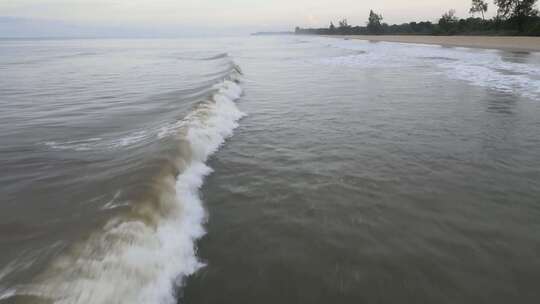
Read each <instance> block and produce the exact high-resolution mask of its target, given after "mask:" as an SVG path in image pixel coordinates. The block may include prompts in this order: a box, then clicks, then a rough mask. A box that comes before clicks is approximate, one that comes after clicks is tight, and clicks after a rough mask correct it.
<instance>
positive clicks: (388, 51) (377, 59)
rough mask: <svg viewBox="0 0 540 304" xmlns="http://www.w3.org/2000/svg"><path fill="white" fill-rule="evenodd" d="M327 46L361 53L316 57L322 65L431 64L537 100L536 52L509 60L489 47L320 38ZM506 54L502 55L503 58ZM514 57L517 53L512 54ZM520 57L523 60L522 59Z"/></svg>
mask: <svg viewBox="0 0 540 304" xmlns="http://www.w3.org/2000/svg"><path fill="white" fill-rule="evenodd" d="M329 40H330V46H332V47H336V48H341V49H347V50H351V51H363V52H365V53H362V54H357V53H356V54H348V55H344V56H338V57H326V58H321V59H319V61H318V62H319V63H322V64H326V65H336V66H348V67H353V68H400V67H419V66H426V65H432V66H433V67H434V68H435V69H434V70H433V72H435V71H440V72H441V73H442V74H444V75H446V76H447V77H448V78H451V79H456V80H462V81H466V82H468V83H469V84H471V85H475V86H481V87H486V88H489V89H492V90H496V91H501V92H505V93H513V94H516V95H521V96H524V97H528V98H531V99H540V61H539V60H538V55H536V54H534V55H530V56H534V57H535V58H534V59H533V60H529V61H530V62H517V61H516V60H511V59H510V60H509V58H508V56H510V57H511V56H513V55H509V54H508V53H502V52H499V51H493V50H480V49H475V50H471V49H467V48H443V47H440V46H437V45H419V44H399V43H387V42H379V43H368V42H362V41H353V40H337V39H330V38H327V39H324V40H322V41H321V42H323V43H325V44H328V43H329ZM505 56H506V57H505ZM515 56H518V55H515ZM522 60H527V59H526V58H525V59H523V58H522Z"/></svg>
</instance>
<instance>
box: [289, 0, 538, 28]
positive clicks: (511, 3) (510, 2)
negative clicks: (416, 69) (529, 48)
mask: <svg viewBox="0 0 540 304" xmlns="http://www.w3.org/2000/svg"><path fill="white" fill-rule="evenodd" d="M536 1H537V0H495V5H496V6H497V16H495V17H494V18H491V19H485V17H484V15H485V13H486V12H487V11H488V4H487V3H486V2H485V1H483V0H472V5H471V9H470V13H471V14H473V15H474V14H476V15H480V16H478V17H469V18H466V19H460V18H458V17H456V15H455V11H454V10H450V11H448V12H446V13H444V14H443V15H442V16H441V17H440V19H439V20H438V22H436V23H432V22H430V21H424V22H410V23H403V24H392V25H389V24H387V23H384V22H382V21H383V17H382V15H380V14H377V13H375V12H374V11H370V13H369V17H368V21H367V22H366V26H352V25H349V23H348V21H347V19H343V20H341V21H339V22H338V24H337V26H336V25H335V24H334V23H333V22H331V23H330V26H329V27H328V28H306V29H304V28H300V27H297V28H296V31H295V33H296V34H316V35H522V36H540V16H539V14H538V10H537V9H536V8H535V4H536Z"/></svg>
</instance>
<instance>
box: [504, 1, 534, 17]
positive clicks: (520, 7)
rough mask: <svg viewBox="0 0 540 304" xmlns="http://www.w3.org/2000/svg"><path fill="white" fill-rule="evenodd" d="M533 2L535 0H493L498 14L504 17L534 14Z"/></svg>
mask: <svg viewBox="0 0 540 304" xmlns="http://www.w3.org/2000/svg"><path fill="white" fill-rule="evenodd" d="M535 3H536V0H495V4H496V5H497V6H498V7H499V9H498V13H499V15H500V16H502V17H506V18H513V17H528V16H536V15H537V14H538V11H537V10H536V9H535V8H534V5H535Z"/></svg>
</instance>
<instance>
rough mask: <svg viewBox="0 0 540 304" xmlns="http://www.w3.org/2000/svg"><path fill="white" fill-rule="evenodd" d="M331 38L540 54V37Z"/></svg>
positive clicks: (357, 36)
mask: <svg viewBox="0 0 540 304" xmlns="http://www.w3.org/2000/svg"><path fill="white" fill-rule="evenodd" d="M322 36H323V37H329V38H342V39H355V40H366V41H371V42H395V43H415V44H428V45H441V46H448V47H468V48H482V49H497V50H505V51H513V52H540V37H518V36H427V35H426V36H422V35H322Z"/></svg>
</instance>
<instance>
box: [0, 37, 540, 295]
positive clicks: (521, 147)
mask: <svg viewBox="0 0 540 304" xmlns="http://www.w3.org/2000/svg"><path fill="white" fill-rule="evenodd" d="M0 75H1V77H0V109H1V111H0V130H1V132H0V169H1V170H0V303H2V304H7V303H62V304H64V303H66V304H67V303H95V304H102V303H118V304H121V303H130V304H134V303H144V304H151V303H160V304H161V303H167V304H169V303H188V304H191V303H538V302H539V301H540V291H539V290H538V283H539V282H540V54H538V53H526V52H506V51H498V50H485V49H468V48H453V47H441V46H427V45H415V44H395V43H386V42H378V43H375V42H367V41H353V40H343V39H333V38H323V37H315V36H276V37H231V38H212V39H210V38H204V39H203V38H200V39H199V38H191V39H147V40H145V39H131V40H130V39H66V40H62V39H41V40H32V39H26V40H0Z"/></svg>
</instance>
